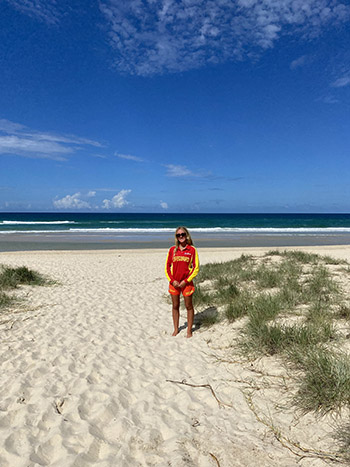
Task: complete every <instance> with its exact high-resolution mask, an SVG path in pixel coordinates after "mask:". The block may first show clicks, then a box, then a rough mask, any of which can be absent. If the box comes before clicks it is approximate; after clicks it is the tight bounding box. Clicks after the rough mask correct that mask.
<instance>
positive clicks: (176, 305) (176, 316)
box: [171, 295, 180, 336]
mask: <svg viewBox="0 0 350 467" xmlns="http://www.w3.org/2000/svg"><path fill="white" fill-rule="evenodd" d="M171 299H172V302H173V323H174V332H173V336H176V335H177V334H178V333H179V320H180V295H172V296H171Z"/></svg>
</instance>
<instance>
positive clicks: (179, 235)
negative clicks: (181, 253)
mask: <svg viewBox="0 0 350 467" xmlns="http://www.w3.org/2000/svg"><path fill="white" fill-rule="evenodd" d="M176 238H177V239H178V241H179V243H180V245H186V243H187V236H186V232H185V231H184V230H182V229H179V230H178V231H177V232H176Z"/></svg>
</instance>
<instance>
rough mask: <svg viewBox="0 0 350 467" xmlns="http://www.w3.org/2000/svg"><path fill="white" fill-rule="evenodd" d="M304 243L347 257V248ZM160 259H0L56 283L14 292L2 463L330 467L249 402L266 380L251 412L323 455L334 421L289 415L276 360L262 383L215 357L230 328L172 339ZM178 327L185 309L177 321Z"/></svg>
mask: <svg viewBox="0 0 350 467" xmlns="http://www.w3.org/2000/svg"><path fill="white" fill-rule="evenodd" d="M293 249H295V248H293ZM301 249H304V250H306V251H316V252H318V253H321V254H329V255H332V256H336V257H342V258H347V259H348V260H350V247H344V246H339V247H317V248H301ZM264 251H266V250H264V249H262V248H258V249H249V252H250V253H253V254H260V253H263V252H264ZM243 252H245V253H247V252H248V250H247V249H235V250H230V249H220V250H219V249H201V250H200V251H199V254H200V260H201V262H202V263H205V262H208V261H216V260H222V261H224V260H229V259H232V258H235V257H238V256H240V255H241V254H242V253H243ZM165 255H166V252H165V251H159V250H137V251H136V250H135V251H131V250H119V251H74V252H57V251H55V252H16V253H1V254H0V263H1V264H9V265H26V266H28V267H30V268H33V269H35V270H38V271H40V272H42V273H44V274H47V275H49V276H50V277H51V278H53V279H56V280H58V281H59V282H60V284H59V285H54V286H49V287H24V288H21V290H20V291H19V295H20V296H23V297H24V296H25V302H24V304H22V305H21V306H22V307H23V306H24V307H25V308H26V311H24V310H23V309H21V308H20V309H17V311H18V312H17V313H12V314H10V315H6V316H2V319H0V321H2V325H1V326H0V330H1V334H0V335H1V344H0V351H1V374H0V466H1V467H7V466H9V467H17V466H21V467H22V466H23V467H32V466H37V465H49V466H62V467H66V466H89V465H94V466H95V465H96V466H132V467H133V466H153V465H154V466H174V467H180V466H200V467H206V466H208V467H209V466H217V465H220V466H221V467H225V466H226V467H229V466H230V467H231V466H283V467H289V466H290V467H292V466H324V465H328V464H326V462H325V461H324V460H322V459H319V458H317V457H316V458H314V457H309V455H307V456H306V457H304V458H300V457H298V455H295V454H293V453H292V452H291V451H290V450H289V449H288V448H286V447H284V446H283V445H282V444H281V443H280V442H279V441H278V440H276V437H275V436H274V435H273V433H272V432H271V430H270V429H268V428H267V427H266V426H265V425H264V424H263V423H261V421H259V420H258V419H257V417H256V415H255V414H254V413H253V411H252V410H251V408H249V406H248V404H247V399H246V398H245V396H244V394H246V395H247V394H248V392H249V383H250V384H253V385H254V384H255V385H256V384H257V383H258V382H259V381H260V382H261V384H262V386H263V381H265V383H266V384H265V386H266V387H265V388H263V390H262V391H255V392H254V393H252V392H251V388H250V393H251V394H252V400H253V402H254V405H255V406H256V409H257V411H258V412H257V415H258V417H260V418H263V419H264V420H269V422H271V424H273V425H275V426H276V428H278V429H281V432H282V435H283V436H285V437H286V438H290V439H291V440H294V441H295V442H300V443H301V445H302V446H304V447H306V448H307V449H322V450H326V451H330V450H332V446H334V440H333V439H332V437H331V434H332V432H333V431H334V430H333V429H334V427H333V426H332V424H331V423H330V420H328V419H324V420H322V421H317V420H315V418H314V417H313V416H311V415H309V416H305V417H300V416H296V414H295V412H294V409H292V408H291V406H290V404H289V403H288V397H289V396H290V394H289V390H288V388H287V389H286V388H283V387H282V386H283V385H282V384H279V383H278V384H277V385H276V379H277V380H278V377H277V378H276V375H277V376H278V375H279V374H280V373H281V371H282V370H281V368H280V367H279V366H278V365H277V364H276V365H273V364H272V363H271V361H269V360H268V359H265V360H264V359H262V360H261V361H260V362H258V363H257V365H260V366H259V368H260V369H264V371H267V372H268V373H269V374H270V375H272V376H270V377H268V378H267V379H266V378H265V379H264V380H263V381H262V380H260V379H259V378H260V374H258V373H256V372H255V371H254V370H255V369H256V367H255V366H254V367H251V366H250V364H247V363H246V364H244V362H242V363H236V364H235V363H231V364H230V363H226V362H217V361H216V360H215V355H219V356H220V357H221V358H223V357H224V356H226V357H227V358H229V357H230V355H231V350H230V349H229V348H227V346H230V345H231V344H233V345H234V343H235V338H236V337H237V334H236V331H235V326H234V325H233V326H232V325H227V324H219V325H216V326H214V327H212V328H210V329H200V330H198V331H196V332H194V336H193V338H192V339H186V338H185V335H186V331H185V330H182V331H181V333H180V334H179V335H178V336H177V337H175V338H174V337H171V332H172V319H171V307H170V305H169V303H167V301H166V299H165V297H166V290H167V281H166V278H165V275H164V272H163V269H164V261H165ZM7 319H8V321H7V322H4V321H6V320H7ZM185 321H186V313H185V310H184V308H182V310H181V321H180V324H184V323H185ZM167 379H170V380H178V381H182V380H186V382H188V383H191V384H197V385H198V384H210V385H211V386H212V388H213V389H214V391H215V394H216V395H217V397H218V398H219V399H220V400H222V401H223V402H225V403H227V404H229V405H232V407H219V405H218V403H217V401H216V400H215V398H214V397H213V395H212V393H211V391H210V389H208V388H194V387H189V386H185V385H178V384H174V383H171V382H167V381H166V380H167ZM278 386H280V387H278ZM276 401H277V403H276ZM277 405H278V409H279V410H277V408H276V407H277ZM289 447H290V445H289ZM296 451H297V452H298V453H299V455H300V451H298V450H297V449H296ZM215 457H216V458H217V460H218V462H219V464H218V462H217V461H216V459H215Z"/></svg>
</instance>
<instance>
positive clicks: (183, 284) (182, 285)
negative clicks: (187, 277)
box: [180, 281, 186, 289]
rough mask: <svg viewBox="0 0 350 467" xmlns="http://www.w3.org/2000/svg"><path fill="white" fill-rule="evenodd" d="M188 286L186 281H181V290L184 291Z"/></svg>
mask: <svg viewBox="0 0 350 467" xmlns="http://www.w3.org/2000/svg"><path fill="white" fill-rule="evenodd" d="M185 285H186V282H185V281H181V282H180V288H181V289H183V288H184V287H185Z"/></svg>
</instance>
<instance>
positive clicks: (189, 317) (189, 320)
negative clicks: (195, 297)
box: [184, 295, 194, 337]
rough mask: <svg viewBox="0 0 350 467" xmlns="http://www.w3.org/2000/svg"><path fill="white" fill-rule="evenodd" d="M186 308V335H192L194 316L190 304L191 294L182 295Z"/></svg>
mask: <svg viewBox="0 0 350 467" xmlns="http://www.w3.org/2000/svg"><path fill="white" fill-rule="evenodd" d="M184 299H185V306H186V310H187V337H192V326H193V318H194V309H193V305H192V295H190V296H189V297H184Z"/></svg>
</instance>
